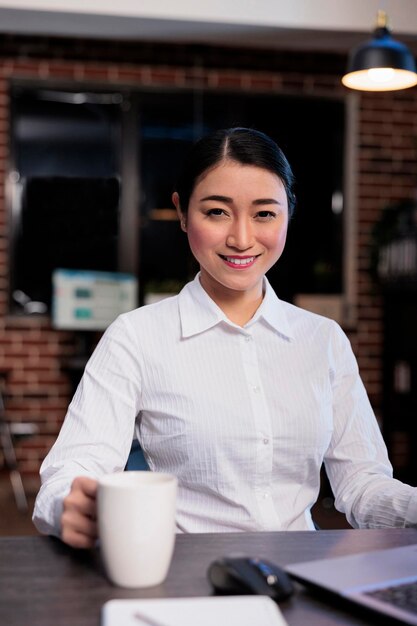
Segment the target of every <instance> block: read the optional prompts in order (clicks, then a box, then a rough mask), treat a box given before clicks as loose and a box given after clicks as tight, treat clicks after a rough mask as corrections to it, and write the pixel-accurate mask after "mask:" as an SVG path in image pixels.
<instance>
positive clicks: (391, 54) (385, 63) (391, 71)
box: [342, 11, 417, 91]
mask: <svg viewBox="0 0 417 626" xmlns="http://www.w3.org/2000/svg"><path fill="white" fill-rule="evenodd" d="M342 83H343V84H344V85H345V86H346V87H350V89H359V90H360V91H395V90H397V89H407V88H408V87H413V86H414V85H417V73H416V64H415V61H414V57H413V55H412V54H411V52H410V50H409V49H408V48H407V46H405V45H404V44H402V43H400V42H399V41H396V40H395V39H393V38H392V37H391V33H390V30H389V28H388V25H387V14H386V13H385V11H378V17H377V24H376V28H375V31H374V36H373V39H370V40H369V41H366V42H365V43H364V44H362V45H361V46H359V47H358V48H356V49H354V50H353V51H352V52H351V54H350V56H349V62H348V71H347V73H346V74H345V76H343V78H342Z"/></svg>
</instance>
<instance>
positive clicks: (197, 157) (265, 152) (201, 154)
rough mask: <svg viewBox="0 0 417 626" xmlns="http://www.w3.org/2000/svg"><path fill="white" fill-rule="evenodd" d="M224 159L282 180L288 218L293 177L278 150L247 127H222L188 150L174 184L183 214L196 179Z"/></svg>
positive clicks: (273, 144)
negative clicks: (286, 200) (261, 170)
mask: <svg viewBox="0 0 417 626" xmlns="http://www.w3.org/2000/svg"><path fill="white" fill-rule="evenodd" d="M225 159H230V160H231V161H236V163H241V164H242V165H255V166H256V167H261V168H263V169H265V170H268V171H270V172H272V173H273V174H276V175H277V176H278V178H280V180H281V181H282V184H283V185H284V188H285V191H286V193H287V199H288V214H289V217H290V218H291V216H292V214H293V213H294V208H295V195H294V191H293V187H294V175H293V173H292V170H291V167H290V164H289V163H288V161H287V159H286V157H285V155H284V153H283V152H282V150H281V148H279V146H278V145H277V144H276V143H275V141H273V140H272V139H271V138H270V137H268V135H265V133H261V132H260V131H258V130H253V129H251V128H240V127H237V128H226V129H223V130H217V131H215V132H213V133H211V134H210V135H207V136H206V137H203V138H202V139H200V140H199V141H197V143H196V144H194V146H193V147H192V149H191V151H190V153H189V155H188V158H187V159H186V161H185V163H184V166H183V170H182V173H181V175H180V176H179V178H178V180H177V184H176V189H175V190H176V192H177V193H178V196H179V199H180V206H181V210H182V212H183V213H187V210H188V204H189V202H190V197H191V194H192V193H193V190H194V187H195V186H196V184H197V183H198V180H199V178H200V177H201V176H202V175H203V174H204V173H205V172H207V171H208V170H210V169H212V168H213V167H215V166H216V165H217V164H218V163H220V162H221V161H223V160H225Z"/></svg>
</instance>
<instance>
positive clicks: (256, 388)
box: [253, 385, 261, 393]
mask: <svg viewBox="0 0 417 626" xmlns="http://www.w3.org/2000/svg"><path fill="white" fill-rule="evenodd" d="M253 390H254V392H255V393H259V392H260V391H261V388H260V387H258V386H256V385H255V386H254V387H253Z"/></svg>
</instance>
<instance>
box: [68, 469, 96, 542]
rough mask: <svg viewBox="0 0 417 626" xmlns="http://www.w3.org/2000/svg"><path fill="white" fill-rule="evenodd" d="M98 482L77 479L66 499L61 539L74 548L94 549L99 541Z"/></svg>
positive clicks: (88, 479)
mask: <svg viewBox="0 0 417 626" xmlns="http://www.w3.org/2000/svg"><path fill="white" fill-rule="evenodd" d="M96 494H97V481H96V480H94V479H92V478H87V477H86V476H79V477H78V478H75V479H74V481H73V483H72V485H71V491H70V492H69V494H68V495H67V497H66V498H64V506H63V511H62V516H61V539H62V541H64V542H65V543H67V544H68V545H70V546H72V547H73V548H92V547H93V546H94V545H95V542H96V539H97V521H96Z"/></svg>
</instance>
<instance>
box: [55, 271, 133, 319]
mask: <svg viewBox="0 0 417 626" xmlns="http://www.w3.org/2000/svg"><path fill="white" fill-rule="evenodd" d="M137 292H138V282H137V279H136V277H135V276H133V275H132V274H124V273H119V272H99V271H93V270H72V269H61V268H59V269H56V270H54V272H53V274H52V325H53V326H54V328H57V329H65V330H105V329H106V328H107V326H108V325H109V324H110V323H111V322H112V321H113V320H115V319H116V317H117V316H118V315H120V313H125V312H126V311H131V310H132V309H134V308H136V307H137Z"/></svg>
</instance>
